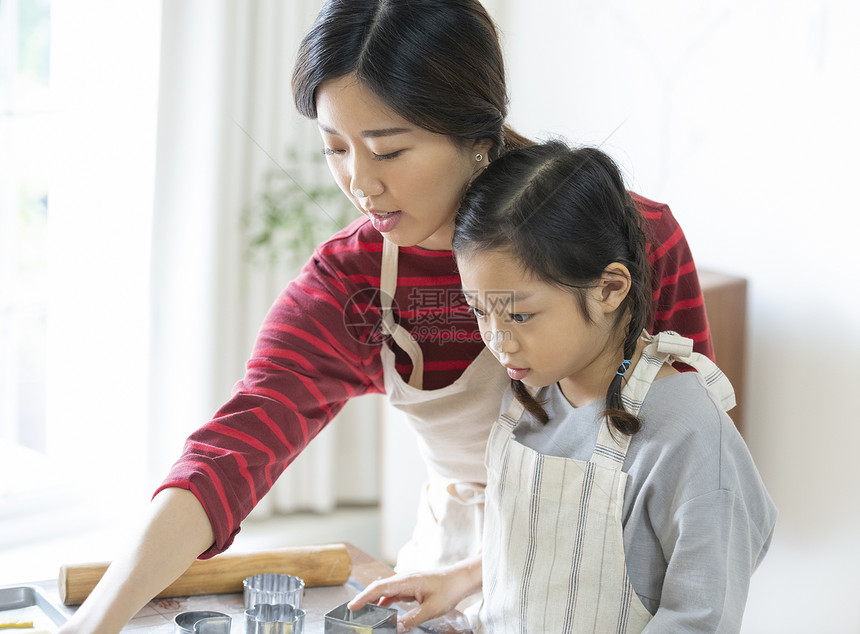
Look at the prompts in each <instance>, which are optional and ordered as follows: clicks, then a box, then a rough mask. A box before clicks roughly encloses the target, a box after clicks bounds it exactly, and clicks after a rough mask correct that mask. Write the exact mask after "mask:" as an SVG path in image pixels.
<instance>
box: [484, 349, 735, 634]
mask: <svg viewBox="0 0 860 634" xmlns="http://www.w3.org/2000/svg"><path fill="white" fill-rule="evenodd" d="M643 338H644V339H645V341H646V343H647V345H646V347H645V349H644V352H643V354H642V358H641V359H640V361H639V362H638V363H637V364H636V367H635V368H634V369H633V371H632V373H630V374H629V375H628V376H629V378H628V380H627V383H626V385H625V386H624V388H623V390H622V400H623V402H624V406H625V408H626V409H628V410H629V411H631V412H633V413H636V414H638V412H639V408H640V407H641V406H642V402H643V400H644V399H645V395H646V394H647V393H648V389H649V388H650V387H651V383H652V382H653V381H654V378H655V376H656V375H657V372H658V371H659V370H660V368H661V367H662V365H663V364H664V363H672V362H674V361H680V362H683V363H686V364H688V365H691V366H693V367H694V368H695V369H696V370H697V371H699V373H700V374H701V375H702V377H703V379H704V380H705V383H706V385H707V386H708V389H709V390H710V391H711V392H712V393H714V394H715V395H716V397H717V399H718V400H719V401H720V403H721V404H722V406H723V408H724V409H730V408H731V407H733V406H734V391H733V390H732V387H731V384H730V383H729V381H728V379H727V378H726V377H725V375H723V373H722V372H721V371H720V370H719V369H718V368H717V367H716V366H715V365H714V363H713V362H712V361H711V360H710V359H708V358H707V357H704V356H703V355H701V354H698V353H694V352H693V351H692V350H693V342H692V340H691V339H687V338H685V337H681V336H680V335H678V334H676V333H674V332H663V333H660V334H659V335H657V336H654V337H651V336H650V335H648V334H647V333H645V334H643ZM522 413H523V407H522V405H520V404H519V402H518V401H516V400H514V402H513V403H512V405H511V407H510V409H508V411H507V412H506V413H505V414H503V415H502V416H501V417H500V418H499V420H498V421H496V424H495V425H494V426H493V430H492V431H491V433H490V440H489V444H488V446H487V458H486V461H487V477H488V481H487V491H486V494H487V500H486V521H485V526H484V557H483V592H484V600H483V604H482V605H481V607H480V609H479V611H478V616H477V619H476V623H475V624H474V625H475V632H476V633H477V632H492V633H493V634H496V633H507V632H517V633H525V632H558V633H567V632H574V633H586V632H587V633H588V634H593V633H604V632H614V633H619V634H620V633H622V632H624V633H627V634H633V633H636V632H641V631H642V630H643V629H644V627H645V626H646V625H647V624H648V621H649V620H650V619H651V614H650V613H649V612H648V610H647V609H646V608H645V606H644V605H643V604H642V602H641V601H640V600H639V597H638V596H636V593H635V592H634V590H633V587H632V585H631V584H630V579H629V578H628V576H627V565H626V562H625V558H624V539H623V535H622V524H621V513H622V509H623V506H624V489H625V485H626V482H627V474H626V473H624V472H623V471H621V467H622V465H623V464H624V458H625V456H626V455H627V449H628V447H629V444H630V439H631V437H630V436H627V435H624V434H621V433H618V432H616V433H615V435H614V437H613V434H612V433H611V432H610V431H609V426H608V425H607V424H601V426H600V431H599V433H598V437H597V443H596V445H595V447H594V452H593V454H592V456H591V460H589V461H587V462H586V461H581V460H571V459H568V458H560V457H555V456H547V455H543V454H540V453H537V452H536V451H534V450H532V449H529V448H528V447H526V446H524V445H522V444H520V443H519V442H517V441H516V440H515V439H514V435H513V430H514V427H515V426H516V425H517V423H518V421H519V419H520V417H521V416H522Z"/></svg>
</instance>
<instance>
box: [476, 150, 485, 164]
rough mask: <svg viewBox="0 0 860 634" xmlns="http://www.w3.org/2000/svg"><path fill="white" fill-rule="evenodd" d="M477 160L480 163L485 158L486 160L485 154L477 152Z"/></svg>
mask: <svg viewBox="0 0 860 634" xmlns="http://www.w3.org/2000/svg"><path fill="white" fill-rule="evenodd" d="M475 160H476V161H477V162H478V163H480V162H481V161H483V160H484V155H483V154H481V153H480V152H478V153H477V154H475Z"/></svg>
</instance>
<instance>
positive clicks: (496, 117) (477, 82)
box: [292, 0, 531, 160]
mask: <svg viewBox="0 0 860 634" xmlns="http://www.w3.org/2000/svg"><path fill="white" fill-rule="evenodd" d="M350 73H354V74H355V75H356V76H357V77H358V79H359V80H361V82H362V83H363V84H364V85H365V86H367V87H368V88H369V89H370V90H371V91H373V93H374V94H376V96H377V97H379V98H380V100H382V101H383V102H384V103H385V104H386V105H388V107H390V108H391V109H392V110H394V111H395V112H396V113H397V114H399V115H400V116H401V117H403V118H404V119H406V120H407V121H410V122H412V123H414V124H415V125H417V126H420V127H422V128H424V129H426V130H429V131H431V132H435V133H437V134H444V135H446V136H449V137H452V138H453V139H455V140H457V141H459V142H461V143H462V142H468V141H472V140H482V139H488V140H490V141H491V142H492V148H491V150H490V151H489V152H488V154H489V158H490V160H492V159H495V158H496V157H498V156H500V155H501V154H502V153H503V152H504V151H505V150H506V149H510V148H513V147H521V146H524V145H528V144H530V143H531V141H529V140H528V139H526V138H525V137H522V136H520V135H519V134H517V133H516V132H514V131H513V130H511V129H510V128H508V127H507V126H506V125H505V117H506V116H507V106H508V97H507V92H506V88H505V69H504V63H503V60H502V50H501V46H500V45H499V39H498V33H497V32H496V27H495V24H494V23H493V21H492V19H491V18H490V16H489V15H488V14H487V12H486V10H485V9H484V7H483V6H482V5H481V3H480V2H478V1H477V0H329V1H328V2H326V3H325V6H323V8H322V10H321V11H320V13H319V15H318V16H317V19H316V21H315V22H314V25H313V26H312V27H311V29H310V31H309V32H308V34H307V35H306V36H305V38H304V40H303V41H302V44H301V46H300V47H299V52H298V59H297V61H296V66H295V69H294V70H293V84H292V88H293V97H294V99H295V102H296V107H297V108H298V110H299V112H301V113H302V114H303V115H304V116H306V117H309V118H311V119H316V117H317V109H316V90H317V88H318V87H319V86H320V84H321V83H322V82H324V81H326V80H329V79H337V78H339V77H343V76H344V75H348V74H350Z"/></svg>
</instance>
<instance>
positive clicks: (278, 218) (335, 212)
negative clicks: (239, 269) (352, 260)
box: [242, 150, 358, 265]
mask: <svg viewBox="0 0 860 634" xmlns="http://www.w3.org/2000/svg"><path fill="white" fill-rule="evenodd" d="M357 217H358V212H357V211H356V209H355V207H353V206H352V204H351V203H350V202H349V200H348V199H347V198H346V196H344V195H343V192H342V191H341V190H340V188H339V187H338V186H337V185H336V184H335V183H334V182H333V181H332V179H331V175H330V174H329V173H328V168H327V167H325V159H324V157H323V156H322V154H321V153H319V152H314V153H313V154H312V155H311V158H309V159H305V160H300V158H299V155H298V153H297V152H296V151H295V150H288V151H287V153H286V161H285V163H284V164H283V165H278V166H277V167H273V168H272V169H270V170H269V171H268V172H266V174H265V175H264V177H263V188H262V191H261V193H260V194H259V196H258V198H257V199H256V200H255V201H254V202H253V203H252V204H249V205H247V206H246V207H245V209H244V210H243V212H242V224H243V227H244V229H245V234H246V236H247V240H248V243H247V246H248V257H249V258H250V259H252V260H261V259H262V260H267V261H268V262H269V264H276V263H279V262H284V261H286V262H289V263H292V264H295V265H301V264H302V263H304V262H305V260H307V258H308V257H310V254H311V253H312V252H313V250H314V248H315V247H316V246H317V245H318V244H319V243H320V242H322V241H324V240H326V239H327V238H329V237H331V236H332V235H333V234H334V233H336V232H337V231H340V230H341V229H343V228H344V227H346V226H347V225H348V224H349V223H350V222H352V221H353V220H355V219H356V218H357Z"/></svg>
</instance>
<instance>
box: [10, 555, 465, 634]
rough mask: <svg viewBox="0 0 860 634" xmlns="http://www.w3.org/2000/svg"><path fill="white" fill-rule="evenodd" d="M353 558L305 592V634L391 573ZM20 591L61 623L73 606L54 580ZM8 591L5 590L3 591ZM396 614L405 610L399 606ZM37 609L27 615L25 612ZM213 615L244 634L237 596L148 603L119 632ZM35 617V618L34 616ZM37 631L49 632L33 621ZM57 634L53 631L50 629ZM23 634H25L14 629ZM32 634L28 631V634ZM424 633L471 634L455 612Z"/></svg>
mask: <svg viewBox="0 0 860 634" xmlns="http://www.w3.org/2000/svg"><path fill="white" fill-rule="evenodd" d="M345 545H346V547H347V549H348V550H349V554H350V557H351V559H352V574H351V576H350V579H349V581H348V582H347V583H346V584H344V585H341V586H324V587H314V588H307V589H306V590H305V595H304V598H303V603H302V609H304V610H305V611H306V613H307V615H306V617H305V627H304V631H305V633H306V634H323V632H324V622H325V619H324V617H325V614H326V612H328V611H329V610H331V609H332V608H335V607H337V606H338V605H340V604H342V603H345V602H346V601H349V600H350V599H352V598H353V597H354V596H355V595H356V594H357V593H358V592H359V591H360V590H361V589H362V588H364V587H365V586H366V585H367V584H369V583H371V582H372V581H374V580H376V579H379V578H383V577H387V576H389V575H391V574H393V573H394V571H393V570H392V569H391V568H390V567H389V566H387V565H385V564H384V563H382V562H381V561H378V560H377V559H374V558H373V557H371V556H370V555H368V554H367V553H365V552H364V551H362V550H361V549H359V548H357V547H356V546H353V545H352V544H348V543H347V544H345ZM20 585H23V586H33V587H35V588H37V589H38V591H39V592H40V593H41V594H42V595H43V596H44V597H45V598H46V599H47V600H48V601H49V602H50V603H51V604H52V605H53V606H54V607H56V608H57V610H58V611H59V612H60V613H61V614H62V615H63V616H65V617H66V618H68V617H70V616H71V615H72V614H73V613H74V611H75V607H74V606H72V607H67V606H64V605H63V604H62V603H61V601H60V596H59V591H58V588H57V581H56V579H51V580H45V581H35V582H27V583H22V584H20ZM5 587H10V586H5ZM398 607H399V608H400V609H408V607H409V606H407V605H405V604H401V605H400V606H398ZM35 610H36V609H35V608H32V609H30V610H29V612H30V613H32V612H34V611H35ZM198 610H212V611H215V612H222V613H224V614H227V615H229V616H231V617H232V619H233V622H232V628H231V634H244V632H245V616H244V610H245V607H244V604H243V596H242V593H235V594H209V595H201V596H190V597H172V598H161V599H153V600H152V601H150V602H149V603H148V604H147V605H146V606H145V607H144V608H143V609H142V610H141V611H140V612H138V613H137V615H135V617H134V618H133V619H132V620H131V621H130V622H129V623H128V625H126V627H125V628H123V630H122V631H123V632H141V631H146V632H153V633H154V634H159V633H161V634H173V632H174V624H173V618H174V617H175V616H176V615H177V614H179V613H180V612H187V611H198ZM19 612H20V611H19V610H15V611H7V612H0V620H3V619H6V618H10V617H17V618H23V617H24V616H26V617H27V618H31V615H30V614H26V615H25V614H19ZM38 616H39V615H38V614H36V617H38ZM36 621H37V622H36V626H37V627H44V628H47V629H50V628H49V627H48V625H52V624H50V623H49V624H48V625H44V624H42V623H40V622H39V619H38V618H37V619H36ZM53 629H56V627H53ZM14 631H18V632H22V633H25V632H27V630H26V629H24V630H14ZM31 631H32V630H31ZM414 631H425V632H439V633H440V634H449V633H452V632H470V631H471V630H470V629H469V626H468V620H467V619H466V617H465V616H463V614H461V613H460V612H456V611H454V612H451V613H449V614H447V615H445V616H444V617H441V618H439V619H435V620H433V621H431V622H430V623H428V624H426V626H425V627H422V628H421V629H420V630H418V629H416V630H414Z"/></svg>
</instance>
